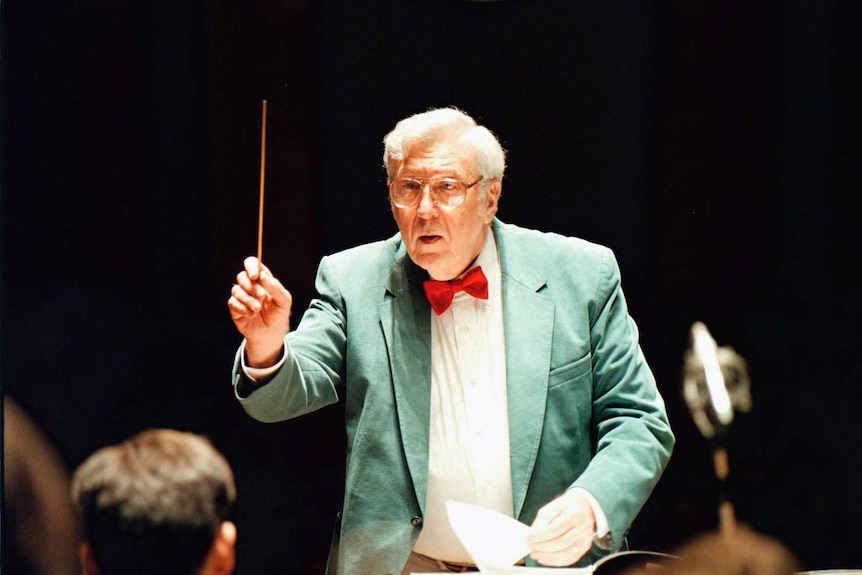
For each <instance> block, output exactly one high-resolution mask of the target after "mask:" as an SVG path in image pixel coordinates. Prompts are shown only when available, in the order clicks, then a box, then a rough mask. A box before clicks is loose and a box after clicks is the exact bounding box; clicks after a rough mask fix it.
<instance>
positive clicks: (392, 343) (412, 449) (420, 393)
mask: <svg viewBox="0 0 862 575" xmlns="http://www.w3.org/2000/svg"><path fill="white" fill-rule="evenodd" d="M423 277H424V271H423V270H422V269H421V268H419V267H418V266H416V265H415V264H413V262H412V261H411V260H410V258H409V257H407V251H406V249H405V248H404V245H403V243H402V244H401V245H400V246H399V249H398V251H397V253H396V255H395V265H394V267H393V268H392V272H391V273H390V275H389V279H388V283H387V288H386V289H387V296H386V298H385V299H384V301H383V303H381V304H380V318H381V324H382V328H383V337H384V340H385V343H386V350H387V353H388V354H389V365H390V369H391V370H392V384H393V386H394V393H395V403H396V410H397V412H398V426H399V431H400V433H401V441H402V444H403V446H404V455H405V457H406V459H407V466H408V468H409V469H410V475H411V477H412V478H413V487H414V489H415V491H416V498H417V499H418V501H419V506H420V508H421V509H422V510H423V512H424V509H425V494H426V492H427V486H428V435H429V429H430V421H431V416H430V412H431V315H430V313H431V312H430V310H431V307H430V306H429V305H428V302H427V300H426V299H425V296H424V295H423V294H422V292H421V289H420V286H421V282H422V279H423Z"/></svg>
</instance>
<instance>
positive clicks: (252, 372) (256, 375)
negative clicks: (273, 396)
mask: <svg viewBox="0 0 862 575" xmlns="http://www.w3.org/2000/svg"><path fill="white" fill-rule="evenodd" d="M239 357H240V360H239V361H240V366H241V367H242V372H243V373H244V374H245V376H246V377H247V378H249V379H250V380H251V381H253V382H254V383H260V382H262V381H266V380H267V379H269V378H270V377H272V375H274V374H275V372H277V371H278V370H279V369H281V366H282V365H284V362H285V361H286V360H287V346H285V347H284V348H283V350H282V352H281V359H279V360H278V361H277V362H275V365H272V366H270V367H249V366H247V365H246V364H245V340H243V341H242V344H240V350H239Z"/></svg>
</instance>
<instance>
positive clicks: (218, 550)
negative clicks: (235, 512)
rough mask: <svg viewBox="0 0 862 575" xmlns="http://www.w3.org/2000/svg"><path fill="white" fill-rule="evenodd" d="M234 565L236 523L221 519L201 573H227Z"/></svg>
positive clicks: (203, 574)
mask: <svg viewBox="0 0 862 575" xmlns="http://www.w3.org/2000/svg"><path fill="white" fill-rule="evenodd" d="M234 567H236V525H234V524H233V523H232V522H231V521H223V522H222V524H221V525H220V526H219V528H218V531H216V535H215V539H213V544H212V547H211V548H210V552H209V555H207V559H206V561H205V562H204V567H203V569H202V570H201V575H229V574H230V573H233V570H234Z"/></svg>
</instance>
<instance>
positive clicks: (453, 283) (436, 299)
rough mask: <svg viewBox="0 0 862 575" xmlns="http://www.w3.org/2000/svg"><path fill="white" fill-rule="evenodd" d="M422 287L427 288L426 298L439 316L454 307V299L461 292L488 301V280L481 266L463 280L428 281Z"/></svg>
mask: <svg viewBox="0 0 862 575" xmlns="http://www.w3.org/2000/svg"><path fill="white" fill-rule="evenodd" d="M422 285H423V287H424V288H425V296H426V297H427V298H428V301H429V302H430V303H431V307H432V308H434V313H436V314H437V315H440V314H442V313H443V312H444V311H446V310H447V309H449V306H450V305H452V298H454V297H455V294H456V293H458V292H459V291H465V292H467V293H468V294H470V295H471V296H473V297H477V298H479V299H488V280H487V278H485V274H484V273H483V272H482V268H481V267H480V266H476V267H475V268H473V269H471V270H470V271H468V272H467V273H466V274H464V277H462V278H461V279H454V280H449V281H438V280H427V281H426V282H424V283H423V284H422Z"/></svg>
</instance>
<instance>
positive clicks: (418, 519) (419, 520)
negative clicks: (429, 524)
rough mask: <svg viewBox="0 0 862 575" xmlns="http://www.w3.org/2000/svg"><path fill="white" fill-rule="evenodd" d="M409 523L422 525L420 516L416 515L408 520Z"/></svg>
mask: <svg viewBox="0 0 862 575" xmlns="http://www.w3.org/2000/svg"><path fill="white" fill-rule="evenodd" d="M410 523H412V524H413V525H422V518H421V517H419V516H418V515H417V516H416V517H414V518H413V519H411V520H410Z"/></svg>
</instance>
